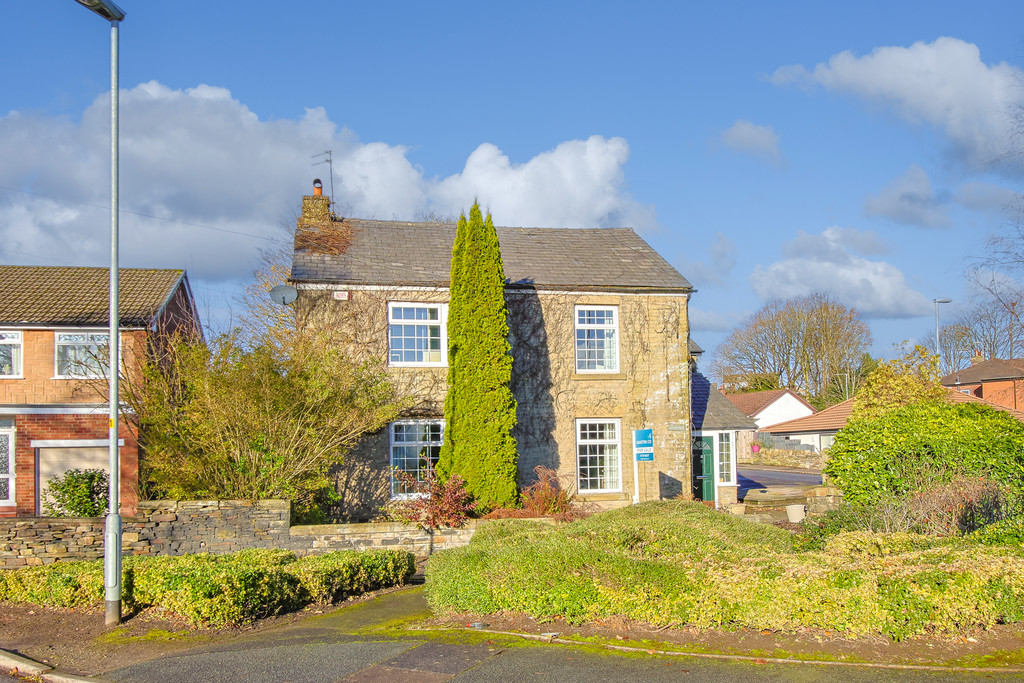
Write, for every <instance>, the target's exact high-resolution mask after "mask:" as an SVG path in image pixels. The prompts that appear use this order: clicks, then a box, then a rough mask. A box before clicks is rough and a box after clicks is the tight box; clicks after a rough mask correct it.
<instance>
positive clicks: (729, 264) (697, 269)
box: [681, 232, 736, 285]
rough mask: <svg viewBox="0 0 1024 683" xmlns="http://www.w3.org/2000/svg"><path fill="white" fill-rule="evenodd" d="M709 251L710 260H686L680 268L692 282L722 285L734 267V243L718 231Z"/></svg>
mask: <svg viewBox="0 0 1024 683" xmlns="http://www.w3.org/2000/svg"><path fill="white" fill-rule="evenodd" d="M709 252H710V255H711V258H710V261H706V260H705V261H686V262H684V263H683V265H682V268H681V270H682V272H683V274H684V275H685V276H686V278H687V279H688V280H690V281H691V282H693V283H694V284H697V285H701V284H713V285H724V284H725V283H726V281H727V280H728V279H729V277H730V275H732V269H733V268H735V267H736V243H735V242H733V241H732V240H731V239H729V238H728V237H726V236H725V235H724V234H722V233H720V232H719V233H716V234H715V241H714V243H712V245H711V247H710V249H709Z"/></svg>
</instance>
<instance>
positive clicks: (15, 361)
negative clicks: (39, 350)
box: [0, 329, 25, 379]
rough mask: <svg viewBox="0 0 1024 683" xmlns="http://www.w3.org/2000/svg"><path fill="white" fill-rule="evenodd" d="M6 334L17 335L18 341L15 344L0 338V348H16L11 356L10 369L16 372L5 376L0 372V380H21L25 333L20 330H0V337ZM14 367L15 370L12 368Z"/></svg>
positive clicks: (23, 375) (23, 368) (23, 374)
mask: <svg viewBox="0 0 1024 683" xmlns="http://www.w3.org/2000/svg"><path fill="white" fill-rule="evenodd" d="M8 334H10V335H17V339H18V341H17V342H16V343H15V342H11V341H8V340H5V339H2V338H0V346H12V347H15V348H16V351H14V352H13V354H12V356H11V365H12V368H11V369H12V370H15V369H16V372H12V373H11V374H9V375H5V374H3V373H2V372H0V379H23V378H24V377H25V333H24V331H22V330H11V329H0V337H3V336H4V335H8ZM15 365H16V366H17V368H15V367H14V366H15Z"/></svg>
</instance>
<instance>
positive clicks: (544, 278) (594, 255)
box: [291, 218, 693, 293]
mask: <svg viewBox="0 0 1024 683" xmlns="http://www.w3.org/2000/svg"><path fill="white" fill-rule="evenodd" d="M334 225H335V226H336V227H337V228H339V229H342V230H345V229H348V230H351V242H350V243H349V245H348V246H347V247H346V248H345V251H344V253H342V254H321V253H313V252H312V251H311V250H307V249H302V250H295V252H294V255H293V260H292V273H291V277H292V280H293V281H296V282H328V283H338V284H346V283H350V284H361V285H390V286H419V287H424V286H427V287H446V286H448V279H449V269H450V267H451V256H452V243H453V242H454V240H455V224H453V223H406V222H400V221H375V220H362V219H356V218H346V219H343V220H341V221H338V222H336V223H335V224H334ZM497 232H498V241H499V242H500V244H501V256H502V261H503V262H504V267H505V277H506V282H507V283H508V285H509V286H511V287H523V288H541V287H543V288H552V289H565V290H571V289H581V288H590V289H598V290H653V291H678V292H681V293H682V292H689V291H692V289H693V288H692V286H691V285H690V283H689V282H688V281H687V280H686V278H684V277H683V276H682V275H680V274H679V272H678V271H677V270H676V269H675V268H673V267H672V266H671V265H669V263H668V262H667V261H666V260H665V259H663V258H662V257H661V256H660V255H659V254H658V253H657V252H656V251H654V249H652V248H651V247H650V245H648V244H647V242H645V241H644V240H643V239H641V238H640V236H639V235H637V234H636V233H635V232H633V230H632V228H498V229H497Z"/></svg>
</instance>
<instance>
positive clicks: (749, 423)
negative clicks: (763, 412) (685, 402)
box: [690, 372, 757, 430]
mask: <svg viewBox="0 0 1024 683" xmlns="http://www.w3.org/2000/svg"><path fill="white" fill-rule="evenodd" d="M690 406H691V414H692V417H691V425H692V427H693V429H695V430H697V429H749V430H754V429H757V425H756V424H755V423H754V421H753V420H751V419H750V418H749V417H747V416H746V415H744V414H743V413H741V412H740V411H739V409H738V408H737V407H736V406H734V405H733V404H732V403H730V402H729V399H727V398H726V397H725V396H723V395H722V392H720V391H719V390H718V389H716V388H715V387H713V386H711V382H709V381H708V379H707V377H705V376H704V375H702V374H700V373H699V372H694V373H691V374H690Z"/></svg>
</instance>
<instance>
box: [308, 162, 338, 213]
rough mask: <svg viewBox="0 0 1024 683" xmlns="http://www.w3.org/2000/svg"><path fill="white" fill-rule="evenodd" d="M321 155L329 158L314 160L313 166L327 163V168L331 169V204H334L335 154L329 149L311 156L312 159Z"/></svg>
mask: <svg viewBox="0 0 1024 683" xmlns="http://www.w3.org/2000/svg"><path fill="white" fill-rule="evenodd" d="M319 157H327V158H326V159H324V160H323V161H314V162H313V166H319V165H320V164H327V168H328V169H330V174H331V204H333V203H334V155H333V154H331V150H329V149H328V150H326V151H323V152H320V153H319V154H314V155H313V156H311V157H310V159H317V158H319Z"/></svg>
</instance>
